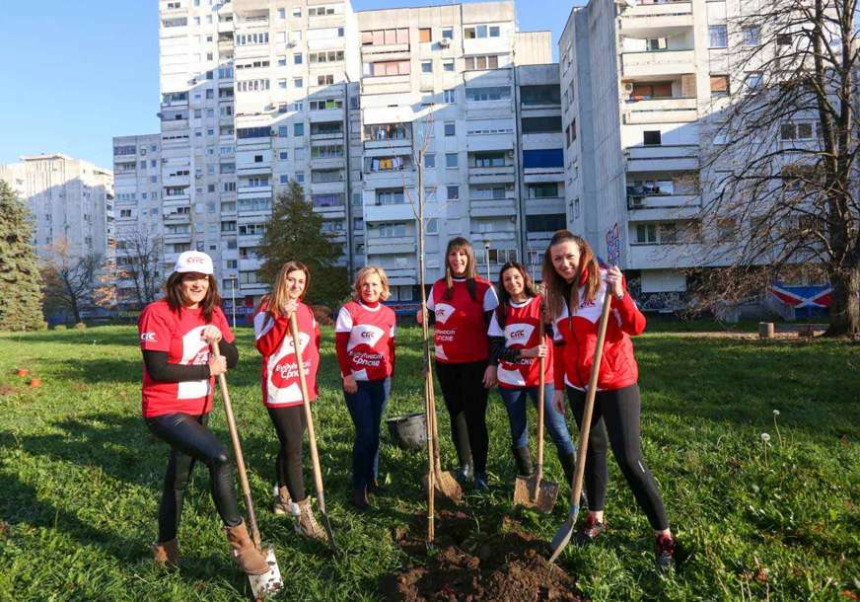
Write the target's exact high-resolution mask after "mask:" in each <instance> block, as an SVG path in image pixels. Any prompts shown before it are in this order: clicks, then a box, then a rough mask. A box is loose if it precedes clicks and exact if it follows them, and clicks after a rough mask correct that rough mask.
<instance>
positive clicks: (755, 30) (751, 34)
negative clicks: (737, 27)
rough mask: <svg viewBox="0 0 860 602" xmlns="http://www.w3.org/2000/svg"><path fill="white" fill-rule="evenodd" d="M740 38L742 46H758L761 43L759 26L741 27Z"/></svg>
mask: <svg viewBox="0 0 860 602" xmlns="http://www.w3.org/2000/svg"><path fill="white" fill-rule="evenodd" d="M741 40H742V43H743V45H744V46H758V45H759V44H760V43H761V27H759V26H758V25H749V26H747V27H742V28H741Z"/></svg>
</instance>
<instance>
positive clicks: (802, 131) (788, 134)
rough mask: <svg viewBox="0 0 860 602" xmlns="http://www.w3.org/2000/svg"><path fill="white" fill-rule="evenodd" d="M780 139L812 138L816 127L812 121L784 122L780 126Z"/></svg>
mask: <svg viewBox="0 0 860 602" xmlns="http://www.w3.org/2000/svg"><path fill="white" fill-rule="evenodd" d="M779 138H780V140H812V139H813V138H815V127H814V126H813V123H812V122H799V123H783V124H782V125H781V126H780V128H779Z"/></svg>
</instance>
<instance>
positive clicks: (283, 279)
mask: <svg viewBox="0 0 860 602" xmlns="http://www.w3.org/2000/svg"><path fill="white" fill-rule="evenodd" d="M290 272H304V273H305V290H303V291H302V294H301V296H300V297H299V301H303V300H304V298H305V295H306V294H307V292H308V289H309V288H310V287H311V271H310V270H309V269H308V266H306V265H305V264H303V263H302V262H301V261H288V262H287V263H285V264H284V265H283V266H281V269H280V270H278V274H277V275H276V276H275V283H274V284H273V285H272V292H271V293H270V294H268V295H266V296H264V297H263V298H262V299H261V300H260V307H262V306H263V305H268V307H267V308H266V314H267V317H269V318H278V317H281V307H283V306H284V303H285V302H286V301H287V299H288V293H287V276H288V275H289V274H290Z"/></svg>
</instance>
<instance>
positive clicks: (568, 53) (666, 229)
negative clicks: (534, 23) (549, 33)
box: [559, 0, 758, 309]
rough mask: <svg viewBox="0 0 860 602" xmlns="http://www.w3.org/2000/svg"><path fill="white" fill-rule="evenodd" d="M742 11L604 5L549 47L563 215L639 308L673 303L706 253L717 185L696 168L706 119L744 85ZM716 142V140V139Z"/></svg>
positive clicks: (694, 4)
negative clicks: (737, 56) (736, 57)
mask: <svg viewBox="0 0 860 602" xmlns="http://www.w3.org/2000/svg"><path fill="white" fill-rule="evenodd" d="M742 11H743V3H739V2H735V1H732V0H729V1H722V2H706V1H705V0H687V1H676V2H660V3H657V2H645V1H641V0H639V1H633V0H631V1H629V2H611V1H609V0H591V2H589V4H588V5H587V6H586V7H583V8H577V9H574V10H573V12H572V13H571V15H570V18H569V19H568V22H567V24H566V27H565V29H564V32H563V34H562V36H561V39H560V41H559V60H560V77H561V92H562V107H563V109H562V110H563V121H564V130H565V153H564V160H565V172H566V176H567V181H566V201H567V209H568V212H567V217H568V222H569V223H570V225H571V229H572V230H574V231H576V232H580V233H582V234H584V235H585V237H586V238H587V239H588V240H589V241H590V242H591V243H592V244H593V245H594V246H595V247H596V249H597V250H598V252H599V253H600V255H602V256H604V257H612V258H616V257H617V259H618V261H619V262H620V265H621V266H622V267H623V268H624V269H625V270H627V272H628V277H629V278H630V279H631V281H632V283H633V284H634V286H635V287H636V288H637V293H638V294H639V295H640V297H641V299H642V300H643V302H644V305H645V307H646V308H651V309H672V308H674V307H677V306H678V305H679V304H681V303H683V299H684V293H685V291H686V290H687V276H686V269H687V268H698V267H707V266H717V265H725V262H727V261H729V260H730V258H729V256H728V255H723V256H722V259H713V258H712V257H714V256H712V255H710V254H708V253H707V252H706V245H705V243H704V238H703V233H702V223H701V217H700V215H701V211H702V208H703V207H705V206H706V205H707V203H708V201H709V197H708V195H710V194H715V193H716V190H717V188H718V185H717V182H716V178H718V175H715V174H714V173H712V172H710V171H708V169H706V165H705V164H706V161H705V160H704V159H705V156H706V155H707V151H708V148H709V145H711V144H712V143H714V142H715V141H714V140H713V139H712V138H711V136H709V134H708V132H709V129H708V128H709V125H708V124H709V120H712V118H713V117H715V116H717V115H718V113H719V111H720V109H721V107H722V106H724V103H726V102H728V101H729V95H730V91H732V90H738V89H740V88H741V87H743V86H745V85H751V84H750V82H751V81H752V80H751V79H750V78H754V77H756V74H755V73H744V72H739V71H737V69H736V67H735V66H733V62H732V60H731V56H732V50H733V49H732V46H733V45H737V46H743V45H749V44H751V43H753V42H755V40H753V38H754V37H755V36H756V35H758V32H754V31H734V30H733V26H732V21H733V19H734V18H735V17H738V16H739V15H741V12H742ZM717 143H718V142H717Z"/></svg>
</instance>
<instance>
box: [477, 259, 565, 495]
mask: <svg viewBox="0 0 860 602" xmlns="http://www.w3.org/2000/svg"><path fill="white" fill-rule="evenodd" d="M498 291H499V307H497V308H496V311H494V312H493V317H492V319H491V320H490V329H489V336H490V366H491V367H492V368H493V369H494V370H495V380H497V381H498V385H499V395H500V396H501V397H502V401H503V402H504V404H505V409H506V410H507V412H508V420H509V421H510V427H511V442H512V445H511V450H512V451H513V454H514V460H515V461H516V464H517V474H518V475H522V476H527V477H528V476H531V475H532V474H533V472H534V470H533V467H532V461H531V456H530V454H529V439H528V436H529V435H528V428H527V423H526V409H527V407H526V403H527V398H528V397H531V399H532V401H533V402H535V403H537V402H538V398H539V397H541V396H540V394H539V390H538V387H539V385H540V380H541V378H540V366H541V362H540V358H546V359H545V362H544V364H545V366H546V368H545V369H544V395H543V400H544V417H545V421H546V426H547V427H548V429H549V434H550V437H552V440H553V442H554V443H555V446H556V449H557V450H558V457H559V460H561V465H562V467H563V468H564V474H565V476H566V477H567V482H568V483H570V481H571V480H572V478H573V468H574V464H575V463H576V454H575V449H574V446H573V442H572V441H571V439H570V431H568V430H567V423H566V422H565V420H564V400H563V399H562V400H561V405H560V406H557V405H555V404H553V374H552V346H551V345H548V342H549V337H547V336H546V335H544V337H543V339H541V336H540V335H541V328H540V323H541V320H542V313H543V312H542V306H543V297H542V296H541V295H540V294H538V292H537V291H536V290H535V286H534V282H533V281H532V279H531V276H529V273H528V270H526V268H525V266H523V265H522V264H521V263H519V262H517V261H509V262H508V263H506V264H505V265H504V266H503V267H502V269H501V271H500V272H499V283H498ZM556 401H558V400H556ZM539 444H540V443H539Z"/></svg>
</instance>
